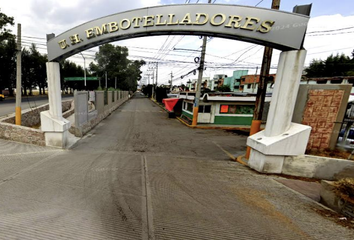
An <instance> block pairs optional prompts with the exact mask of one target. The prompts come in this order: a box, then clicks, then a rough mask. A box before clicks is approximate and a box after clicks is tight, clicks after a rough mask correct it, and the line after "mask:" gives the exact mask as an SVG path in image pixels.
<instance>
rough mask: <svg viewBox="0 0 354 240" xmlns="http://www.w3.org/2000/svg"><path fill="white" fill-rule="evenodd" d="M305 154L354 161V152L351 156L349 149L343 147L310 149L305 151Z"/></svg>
mask: <svg viewBox="0 0 354 240" xmlns="http://www.w3.org/2000/svg"><path fill="white" fill-rule="evenodd" d="M306 154H308V155H315V156H321V157H330V158H340V159H346V160H352V161H354V154H353V156H351V151H348V150H345V149H339V148H336V149H334V150H330V149H323V150H317V151H314V150H310V151H306Z"/></svg>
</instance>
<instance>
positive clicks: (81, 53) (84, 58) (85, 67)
mask: <svg viewBox="0 0 354 240" xmlns="http://www.w3.org/2000/svg"><path fill="white" fill-rule="evenodd" d="M80 54H81V56H82V58H83V59H84V86H85V90H86V59H85V57H84V55H83V54H82V52H80Z"/></svg>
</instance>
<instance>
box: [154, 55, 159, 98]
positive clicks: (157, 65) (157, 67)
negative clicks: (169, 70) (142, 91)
mask: <svg viewBox="0 0 354 240" xmlns="http://www.w3.org/2000/svg"><path fill="white" fill-rule="evenodd" d="M158 69H159V63H158V62H156V89H155V99H156V95H157V94H156V90H157V72H158Z"/></svg>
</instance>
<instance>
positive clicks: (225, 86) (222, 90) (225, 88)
mask: <svg viewBox="0 0 354 240" xmlns="http://www.w3.org/2000/svg"><path fill="white" fill-rule="evenodd" d="M216 90H217V91H219V92H231V89H230V87H229V86H228V85H222V86H219V87H217V88H216Z"/></svg>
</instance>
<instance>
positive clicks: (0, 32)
mask: <svg viewBox="0 0 354 240" xmlns="http://www.w3.org/2000/svg"><path fill="white" fill-rule="evenodd" d="M8 24H10V25H11V26H13V25H14V18H13V17H8V16H7V15H6V14H4V13H2V12H1V8H0V42H1V43H2V42H3V41H6V40H9V39H11V38H14V35H13V34H12V33H11V30H10V29H7V28H6V27H7V25H8Z"/></svg>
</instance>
